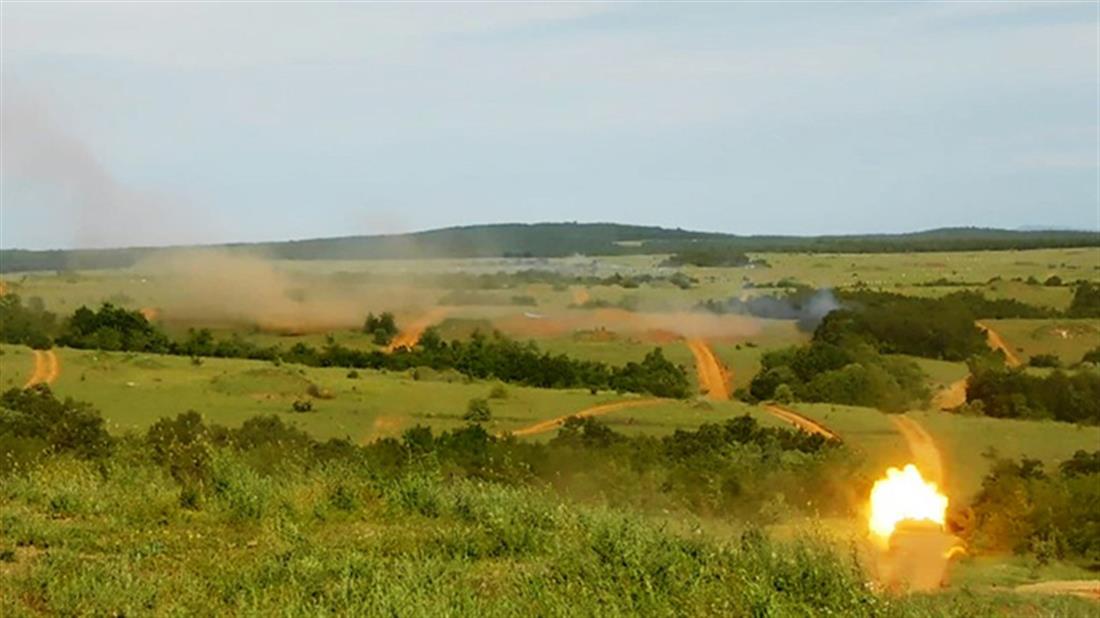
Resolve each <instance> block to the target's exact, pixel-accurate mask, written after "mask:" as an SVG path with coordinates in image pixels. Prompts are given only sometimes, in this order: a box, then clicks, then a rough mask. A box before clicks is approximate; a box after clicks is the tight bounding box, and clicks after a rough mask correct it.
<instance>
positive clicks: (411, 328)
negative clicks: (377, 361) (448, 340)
mask: <svg viewBox="0 0 1100 618" xmlns="http://www.w3.org/2000/svg"><path fill="white" fill-rule="evenodd" d="M447 313H448V310H447V308H446V307H435V308H434V309H431V310H430V311H428V312H427V313H425V314H424V315H422V316H420V317H419V318H417V319H415V320H413V321H412V322H409V324H408V326H406V327H405V329H404V330H402V331H401V332H400V333H397V336H396V337H394V338H393V341H391V342H390V345H388V346H386V351H387V352H393V351H394V350H396V349H397V348H411V347H413V346H414V345H416V342H417V341H420V336H421V335H423V334H424V331H426V330H428V327H430V326H432V325H433V324H435V323H436V322H439V321H441V320H442V319H443V318H445V317H447Z"/></svg>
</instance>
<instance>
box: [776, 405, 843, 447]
mask: <svg viewBox="0 0 1100 618" xmlns="http://www.w3.org/2000/svg"><path fill="white" fill-rule="evenodd" d="M764 409H765V410H767V411H768V412H770V413H771V414H772V415H774V416H776V417H778V418H780V419H781V420H783V421H785V422H787V423H790V424H792V425H794V426H795V427H798V428H799V429H801V430H802V431H805V432H807V433H816V434H818V435H822V436H825V437H826V438H829V439H830V440H839V439H840V436H838V435H836V433H834V432H833V431H832V430H830V429H829V428H828V427H826V426H824V425H822V424H821V423H818V422H817V421H814V420H811V419H808V418H806V417H805V416H802V415H801V414H799V413H798V412H795V411H794V410H791V409H789V408H784V407H783V406H781V405H779V404H776V403H768V404H764Z"/></svg>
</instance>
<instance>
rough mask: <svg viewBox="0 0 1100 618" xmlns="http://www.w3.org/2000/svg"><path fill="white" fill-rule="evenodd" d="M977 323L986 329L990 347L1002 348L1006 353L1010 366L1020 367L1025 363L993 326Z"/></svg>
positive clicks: (1006, 359)
mask: <svg viewBox="0 0 1100 618" xmlns="http://www.w3.org/2000/svg"><path fill="white" fill-rule="evenodd" d="M975 324H976V325H977V326H978V328H980V329H982V330H984V331H985V338H986V341H987V342H989V347H991V348H993V349H994V350H1000V351H1001V352H1003V353H1004V355H1005V364H1006V365H1008V366H1009V367H1019V366H1020V365H1022V364H1023V363H1021V362H1020V357H1019V356H1017V355H1016V352H1015V351H1013V350H1012V348H1011V347H1009V345H1008V343H1006V342H1005V340H1004V338H1003V337H1001V335H1000V334H998V333H997V331H995V330H993V329H992V328H990V327H989V326H987V325H986V324H983V323H981V322H975Z"/></svg>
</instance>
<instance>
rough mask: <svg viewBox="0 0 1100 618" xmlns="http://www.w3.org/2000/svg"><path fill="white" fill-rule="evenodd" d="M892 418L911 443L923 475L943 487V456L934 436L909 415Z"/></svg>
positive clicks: (906, 440)
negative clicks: (933, 438)
mask: <svg viewBox="0 0 1100 618" xmlns="http://www.w3.org/2000/svg"><path fill="white" fill-rule="evenodd" d="M890 420H891V421H892V422H893V423H894V427H896V428H897V430H898V431H899V432H901V435H902V436H903V437H905V442H906V443H908V444H909V452H910V453H912V454H913V459H914V460H915V461H914V463H916V464H917V467H918V468H920V471H921V475H922V476H924V478H926V479H928V480H930V481H932V482H934V483H936V485H938V486H940V487H943V457H942V456H941V455H940V450H939V449H938V448H936V443H935V441H934V440H932V436H930V435H928V432H927V431H925V430H924V427H922V426H921V424H920V423H918V422H917V421H915V420H913V419H911V418H909V417H908V416H898V415H894V416H891V417H890Z"/></svg>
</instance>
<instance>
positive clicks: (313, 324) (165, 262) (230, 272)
mask: <svg viewBox="0 0 1100 618" xmlns="http://www.w3.org/2000/svg"><path fill="white" fill-rule="evenodd" d="M134 270H135V271H136V272H139V273H142V274H145V275H149V276H150V278H154V279H155V280H157V281H159V282H160V283H161V285H164V287H165V290H164V291H163V292H161V293H160V294H158V299H159V302H160V303H161V304H160V305H159V306H157V307H155V308H149V309H153V310H155V312H156V315H157V317H158V319H159V320H161V321H162V322H166V323H180V324H188V325H192V324H193V325H204V326H242V325H243V326H250V327H256V328H259V329H260V330H264V331H271V332H279V333H285V334H304V333H316V332H324V331H327V330H333V329H340V328H352V327H358V326H360V325H362V323H363V318H364V317H365V315H366V314H367V312H368V311H376V312H377V311H382V310H386V309H390V308H393V307H396V306H399V305H402V304H405V303H409V304H414V305H415V304H417V301H418V300H419V299H418V295H417V293H416V291H415V290H413V289H411V288H403V287H400V286H395V285H392V284H389V285H387V286H386V287H384V288H382V287H379V286H372V285H371V284H370V280H369V278H357V279H353V280H348V279H347V278H338V277H326V276H318V275H316V274H311V273H308V272H299V271H295V270H289V269H284V268H280V267H279V264H278V263H277V262H274V261H271V260H267V259H264V258H262V257H259V256H256V255H250V254H243V253H233V252H229V251H223V250H208V249H198V250H176V251H163V252H158V253H157V254H154V255H152V256H150V257H148V258H146V259H144V260H142V261H141V262H140V263H139V264H137V265H136V266H135V267H134Z"/></svg>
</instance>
